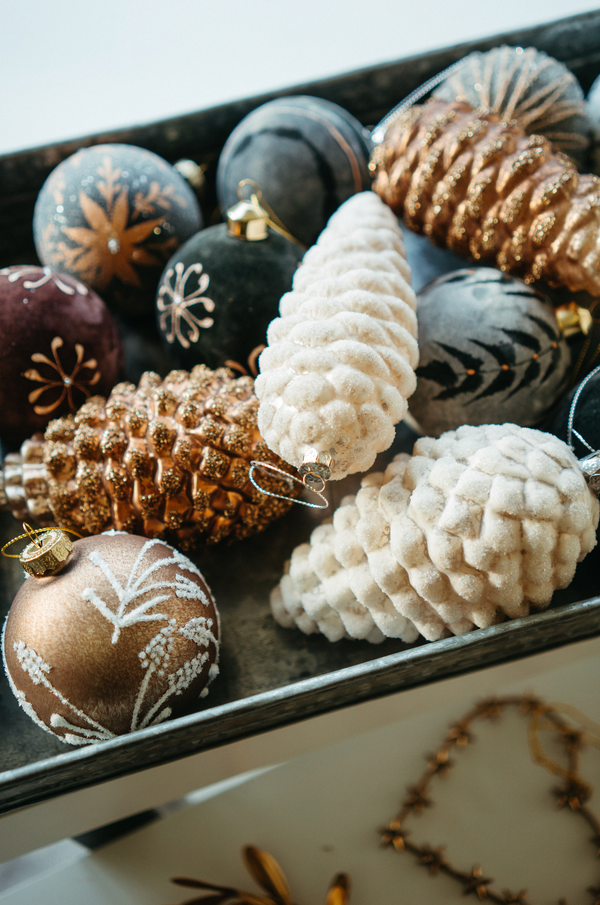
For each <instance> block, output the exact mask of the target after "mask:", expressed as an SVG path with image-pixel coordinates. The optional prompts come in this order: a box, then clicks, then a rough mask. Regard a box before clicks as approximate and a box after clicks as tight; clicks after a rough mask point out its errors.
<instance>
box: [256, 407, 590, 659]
mask: <svg viewBox="0 0 600 905" xmlns="http://www.w3.org/2000/svg"><path fill="white" fill-rule="evenodd" d="M598 514H599V505H598V499H597V498H596V496H595V495H594V493H593V492H592V490H591V489H590V487H589V485H588V483H587V482H586V479H585V477H584V475H583V472H582V470H581V467H580V465H579V464H578V461H577V459H576V457H575V455H574V454H573V453H572V452H571V450H570V449H569V447H568V446H567V445H566V444H565V443H563V442H562V441H561V440H558V439H557V438H556V437H553V436H552V435H550V434H546V433H543V432H542V431H537V430H533V429H531V428H523V427H519V426H517V425H515V424H503V425H483V426H478V427H472V426H463V427H460V428H459V429H458V430H457V431H448V432H447V433H445V434H442V436H441V437H439V438H438V439H436V440H434V439H431V438H429V437H425V438H421V439H420V440H418V441H417V443H416V444H415V447H414V451H413V455H412V456H408V455H405V454H401V455H399V456H396V457H395V459H394V460H393V461H392V463H391V464H390V465H389V466H388V468H387V470H386V471H385V473H384V474H381V473H376V474H371V475H367V476H366V477H365V478H364V479H363V481H362V487H361V489H360V490H359V492H358V493H357V494H356V496H355V497H346V498H345V499H344V500H343V501H342V504H341V505H340V507H339V508H338V509H337V510H336V512H335V513H334V516H333V524H325V525H321V526H319V527H318V528H316V529H315V530H314V531H313V533H312V536H311V539H310V543H307V544H302V545H300V546H299V547H297V548H296V549H295V550H294V552H293V555H292V558H291V562H290V564H289V569H288V571H287V574H285V575H284V576H283V578H282V579H281V581H280V583H279V585H277V587H276V588H275V589H274V590H273V592H272V594H271V606H272V611H273V614H274V616H275V619H276V620H277V622H279V623H280V625H283V626H286V627H292V626H294V625H296V626H298V628H300V629H302V631H304V632H306V633H307V634H308V633H311V632H317V631H320V632H322V633H323V634H324V635H326V636H327V637H328V638H329V639H330V640H331V641H337V640H338V639H340V638H344V637H350V638H365V639H367V640H369V641H372V642H377V641H381V640H383V637H384V636H388V637H392V638H401V639H402V640H403V641H405V642H412V641H414V640H416V638H417V636H418V634H421V635H423V637H425V638H426V639H427V640H429V641H435V640H437V639H439V638H442V637H444V636H445V635H447V634H448V633H449V632H452V633H454V634H462V633H464V632H468V631H470V630H471V629H472V628H474V627H479V628H483V627H486V626H489V625H492V624H494V623H497V622H501V621H502V620H503V619H504V618H514V617H517V616H525V615H527V614H528V613H529V610H530V608H531V607H534V608H536V609H543V608H544V607H546V606H547V605H548V604H549V603H550V600H551V598H552V595H553V593H554V591H555V590H557V589H558V588H564V587H566V586H567V585H568V584H569V583H570V581H571V579H572V578H573V575H574V572H575V567H576V565H577V563H578V562H579V561H580V560H582V559H583V558H584V556H585V555H586V554H587V553H589V552H590V550H592V549H593V547H594V546H595V544H596V527H597V524H598Z"/></svg>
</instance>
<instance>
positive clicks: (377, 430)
mask: <svg viewBox="0 0 600 905" xmlns="http://www.w3.org/2000/svg"><path fill="white" fill-rule="evenodd" d="M279 307H280V317H279V318H277V319H276V320H274V321H272V322H271V325H270V326H269V330H268V333H267V339H268V343H269V345H268V347H267V348H266V349H265V351H264V352H263V353H262V355H261V356H260V371H261V373H260V375H259V376H258V377H257V380H256V393H257V396H258V397H259V399H260V407H259V413H258V424H259V428H260V431H261V433H262V435H263V436H264V438H265V440H266V442H267V443H268V445H269V447H270V448H271V449H272V450H274V451H275V452H276V453H277V454H278V455H280V456H281V457H282V458H283V459H285V461H286V462H289V463H290V464H291V465H294V466H295V467H296V468H299V467H300V466H301V465H302V463H303V461H304V457H305V456H306V455H309V454H311V453H314V452H316V453H317V454H319V455H321V454H323V455H326V456H329V457H331V459H332V460H333V461H332V465H331V473H330V477H331V479H332V480H339V479H341V478H343V477H345V476H346V475H348V474H352V473H354V472H357V471H366V469H367V468H369V467H370V466H371V465H372V463H373V462H374V460H375V457H376V455H377V453H378V452H381V451H382V450H384V449H387V448H388V446H389V445H390V444H391V443H392V441H393V439H394V425H395V424H396V423H397V422H398V421H400V419H401V418H402V417H403V416H404V415H405V413H406V409H407V402H406V400H407V398H408V396H410V394H411V393H412V392H413V391H414V388H415V385H416V378H415V374H414V369H415V367H416V366H417V363H418V348H417V342H416V334H417V320H416V315H415V307H416V298H415V294H414V292H413V290H412V289H411V287H410V269H409V267H408V264H407V262H406V258H405V254H404V245H403V242H402V235H401V232H400V229H399V227H398V223H397V220H396V218H395V217H394V216H393V214H392V213H391V212H390V210H389V209H388V208H387V207H386V206H385V204H383V203H382V202H381V200H380V199H379V198H378V197H377V196H376V195H375V194H373V192H362V193H360V194H358V195H354V196H353V197H352V198H350V199H349V200H348V201H346V202H345V203H344V204H343V205H342V206H341V207H340V208H339V210H338V211H337V212H336V213H335V214H334V215H333V216H332V217H331V219H330V220H329V223H328V224H327V227H326V228H325V229H324V230H323V232H322V233H321V235H320V236H319V239H318V242H317V244H316V245H314V246H313V247H312V248H310V249H309V250H308V251H307V253H306V254H305V256H304V258H303V260H302V264H301V266H300V267H299V269H298V270H297V272H296V274H295V276H294V282H293V288H292V291H291V292H288V293H286V295H284V296H283V298H282V299H281V302H280V306H279Z"/></svg>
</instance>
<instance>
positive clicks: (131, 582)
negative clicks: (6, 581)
mask: <svg viewBox="0 0 600 905" xmlns="http://www.w3.org/2000/svg"><path fill="white" fill-rule="evenodd" d="M52 533H57V534H62V532H60V531H59V530H58V529H53V532H52ZM45 537H46V535H44V534H42V535H40V537H39V540H40V542H43V541H44V538H45ZM64 537H65V535H64V534H63V538H64ZM51 542H52V538H50V539H49V543H51ZM71 546H72V552H71V553H70V554H69V552H68V549H67V552H66V556H67V559H66V562H64V564H62V567H60V565H59V566H58V568H59V570H58V571H56V573H55V574H47V573H46V574H45V573H43V572H42V571H40V573H39V574H40V575H41V577H34V576H33V575H32V576H31V577H28V578H27V579H26V580H25V583H24V585H23V586H22V587H21V589H20V591H19V592H18V594H17V596H16V597H15V599H14V601H13V604H12V606H11V608H10V611H9V614H8V617H7V620H6V623H5V627H4V632H3V635H2V654H3V658H4V668H5V671H6V674H7V676H8V679H9V682H10V686H11V688H12V690H13V692H14V694H15V695H16V697H17V699H18V701H19V703H20V705H21V707H22V708H23V710H24V711H25V712H26V713H27V714H28V715H29V716H30V717H31V718H32V719H33V720H34V721H35V722H36V723H37V724H38V725H39V726H41V728H42V729H46V730H47V731H49V732H52V733H54V734H55V735H57V736H58V737H59V738H60V739H61V740H62V741H63V742H67V743H69V744H72V745H86V744H90V743H92V742H99V741H104V740H107V739H111V738H114V737H115V736H116V735H123V734H124V733H127V732H133V731H134V730H136V729H145V728H146V727H148V726H154V725H156V724H157V723H161V722H163V721H164V720H166V719H170V718H172V717H176V716H180V715H182V714H185V713H188V712H190V711H191V710H193V709H194V708H196V707H197V706H198V698H199V697H204V696H205V695H206V693H207V686H208V684H209V682H210V681H211V680H212V679H213V678H214V677H215V676H216V674H217V673H218V666H217V663H218V649H219V619H218V614H217V610H216V607H215V603H214V600H213V598H212V595H211V593H210V590H209V588H208V587H207V585H206V582H205V581H204V578H203V577H202V575H201V573H200V571H199V570H198V568H197V567H196V566H195V565H194V563H192V562H191V560H189V559H188V558H187V557H186V556H183V555H182V554H181V553H180V552H179V551H178V550H175V549H174V548H173V547H170V546H169V545H168V544H165V543H164V542H163V541H159V540H148V539H147V538H145V537H137V536H136V535H132V534H122V533H120V532H116V531H113V532H107V533H105V534H100V535H98V536H96V537H86V538H83V539H81V540H77V541H75V542H74V543H73V544H72V545H71V544H70V543H69V544H68V547H71ZM30 548H33V552H32V554H31V556H32V558H33V559H35V557H36V556H39V557H42V556H43V555H44V554H43V551H42V552H41V553H40V554H38V553H37V551H36V549H35V548H34V546H33V543H32V544H30V545H29V546H28V547H27V548H26V549H25V550H24V554H23V555H27V557H29V551H30ZM63 555H64V554H62V553H61V557H62V556H63ZM21 561H22V562H23V564H24V565H25V566H26V567H27V564H29V558H28V559H27V564H26V563H25V561H24V559H23V556H22V559H21ZM33 565H34V570H35V563H34V564H33ZM42 565H43V564H42Z"/></svg>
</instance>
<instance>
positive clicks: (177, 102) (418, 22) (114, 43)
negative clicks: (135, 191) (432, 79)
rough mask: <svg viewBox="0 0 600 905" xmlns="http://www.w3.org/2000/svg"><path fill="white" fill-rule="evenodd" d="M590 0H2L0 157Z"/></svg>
mask: <svg viewBox="0 0 600 905" xmlns="http://www.w3.org/2000/svg"><path fill="white" fill-rule="evenodd" d="M598 5H599V4H598V2H590V0H588V2H586V0H571V2H569V0H503V2H501V3H490V2H485V0H419V2H414V0H295V2H292V0H101V2H91V0H1V2H0V8H1V10H2V15H1V18H0V22H1V28H2V32H1V38H0V153H3V152H7V151H14V150H18V149H21V148H27V147H34V146H36V145H41V144H46V143H48V142H52V141H59V140H62V139H67V138H75V137H79V136H83V135H88V134H93V133H95V132H101V131H104V130H107V129H111V128H116V127H121V126H129V125H134V124H141V123H146V122H151V121H154V120H159V119H164V118H166V117H169V116H175V115H179V114H183V113H190V112H192V111H194V110H199V109H202V108H205V107H210V106H213V105H215V104H219V103H223V102H226V101H228V100H234V99H237V98H240V97H247V96H251V95H254V94H259V93H262V92H264V91H269V90H272V89H278V88H283V87H285V86H287V85H295V84H300V83H303V82H306V81H310V80H313V79H317V78H322V77H327V76H331V75H337V74H339V73H341V72H348V71H351V70H354V69H361V68H363V67H365V66H371V65H376V64H378V63H383V62H387V61H389V60H395V59H400V58H401V57H405V56H410V55H412V54H415V53H420V52H423V51H426V50H433V49H435V48H438V47H445V46H449V45H452V44H456V43H460V42H462V41H466V40H471V39H474V38H478V37H483V36H486V35H491V34H497V33H501V32H505V31H509V30H512V29H515V28H521V27H527V26H530V25H537V24H540V23H542V22H549V21H552V20H555V19H560V18H562V17H565V16H570V15H574V14H576V13H581V12H586V11H589V10H593V9H596V8H598Z"/></svg>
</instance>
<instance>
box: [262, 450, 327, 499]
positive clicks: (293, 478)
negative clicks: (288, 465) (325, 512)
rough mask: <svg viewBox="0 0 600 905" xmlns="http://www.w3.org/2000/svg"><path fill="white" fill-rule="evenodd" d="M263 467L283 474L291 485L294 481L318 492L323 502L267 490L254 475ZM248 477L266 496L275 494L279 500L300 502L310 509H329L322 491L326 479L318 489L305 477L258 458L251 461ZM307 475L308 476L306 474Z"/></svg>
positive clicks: (311, 490) (317, 494) (265, 469)
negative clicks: (259, 460) (299, 476)
mask: <svg viewBox="0 0 600 905" xmlns="http://www.w3.org/2000/svg"><path fill="white" fill-rule="evenodd" d="M257 468H258V469H262V470H263V471H270V472H275V473H276V474H280V475H282V477H284V478H285V479H286V481H287V482H288V484H289V485H290V487H291V486H292V482H295V483H296V484H300V486H301V487H304V488H306V489H307V490H310V492H311V493H314V494H316V496H318V497H319V498H320V499H321V500H322V503H311V502H309V501H307V500H297V499H295V498H294V497H291V496H285V494H283V493H274V492H273V491H272V490H265V489H264V487H261V486H260V484H258V483H257V481H256V478H255V477H254V470H255V469H257ZM248 477H249V478H250V482H251V483H252V485H253V486H254V487H256V489H257V490H258V491H260V493H264V494H265V495H266V496H274V497H277V499H279V500H288V501H289V502H291V503H298V504H299V505H300V506H308V507H309V508H310V509H327V508H328V506H329V503H328V502H327V500H326V499H325V497H324V496H323V493H322V491H323V490H324V489H325V481H323V486H322V487H321V488H319V489H317V488H316V487H314V486H311V483H307V482H306V481H305V480H304V479H301V478H297V477H296V476H295V475H291V474H288V472H287V471H284V470H283V469H282V468H278V467H277V466H276V465H271V463H270V462H258V461H257V460H256V459H253V460H252V461H251V462H250V469H249V471H248ZM305 477H306V476H305Z"/></svg>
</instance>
